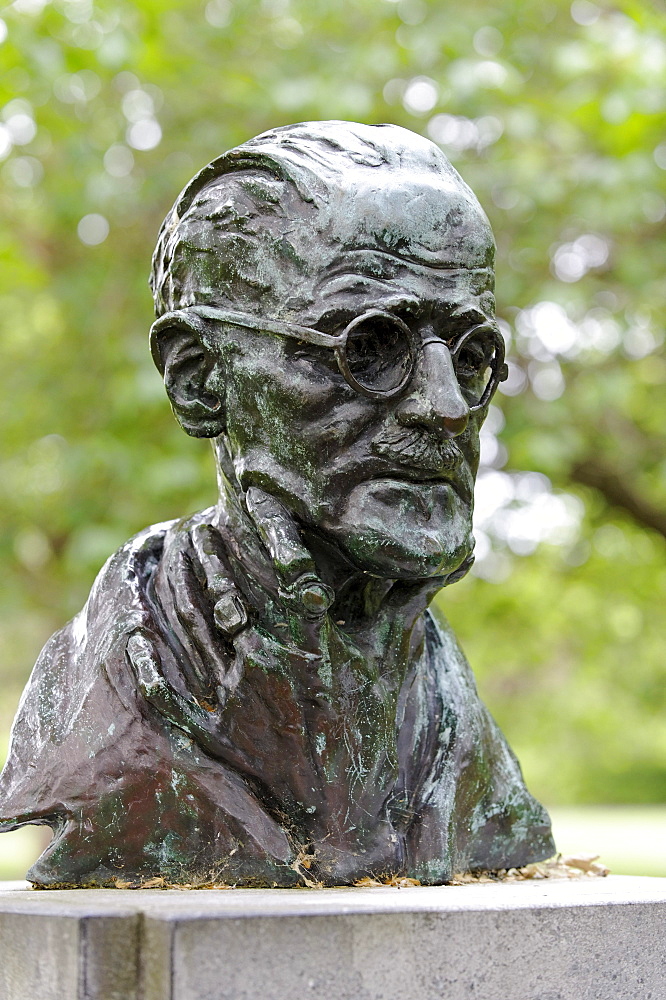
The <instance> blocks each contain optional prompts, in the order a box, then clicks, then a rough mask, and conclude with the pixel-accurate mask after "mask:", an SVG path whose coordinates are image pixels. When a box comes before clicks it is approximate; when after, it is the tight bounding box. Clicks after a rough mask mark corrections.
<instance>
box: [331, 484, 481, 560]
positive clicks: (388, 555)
mask: <svg viewBox="0 0 666 1000" xmlns="http://www.w3.org/2000/svg"><path fill="white" fill-rule="evenodd" d="M328 531H329V533H330V534H332V535H333V536H334V537H335V541H336V542H337V544H338V545H339V546H340V547H341V548H342V549H343V551H344V552H345V553H346V555H347V556H348V557H349V558H350V559H351V561H352V562H353V563H354V564H355V565H356V566H358V567H359V568H360V569H363V570H365V571H366V572H368V573H372V574H373V575H374V576H382V577H389V578H391V579H401V580H422V579H425V578H428V577H433V576H447V575H449V574H450V573H454V572H455V571H456V570H457V569H459V568H460V567H461V566H462V564H463V563H464V562H465V561H466V560H467V559H468V558H469V556H470V555H471V554H472V551H473V549H474V537H473V534H472V508H471V504H469V503H467V502H466V501H465V500H463V499H462V498H461V497H460V496H459V495H458V494H457V493H456V491H455V490H454V488H453V487H452V486H451V485H450V484H448V483H437V484H424V483H411V482H410V483H407V482H403V481H399V480H373V481H372V482H369V483H363V484H361V486H358V487H356V488H355V489H354V490H353V491H352V493H351V494H350V496H349V497H348V499H347V501H346V504H345V508H344V511H343V512H342V514H341V515H340V516H339V517H338V518H337V519H336V524H335V525H331V526H328Z"/></svg>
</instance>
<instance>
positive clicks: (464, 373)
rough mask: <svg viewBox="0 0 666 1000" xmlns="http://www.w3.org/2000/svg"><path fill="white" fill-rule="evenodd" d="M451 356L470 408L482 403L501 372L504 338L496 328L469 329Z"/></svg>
mask: <svg viewBox="0 0 666 1000" xmlns="http://www.w3.org/2000/svg"><path fill="white" fill-rule="evenodd" d="M451 359H452V361H453V367H454V370H455V373H456V377H457V379H458V383H459V385H460V388H461V390H462V394H463V396H464V397H465V399H466V400H467V402H468V403H469V405H470V407H479V406H485V404H486V403H487V402H488V401H489V399H490V397H491V396H492V394H493V393H494V391H495V389H496V388H497V384H498V382H499V381H500V379H501V378H502V374H503V372H502V369H503V366H504V341H503V340H502V336H501V334H500V333H499V331H498V330H496V329H493V327H488V326H479V327H475V328H474V329H473V330H469V331H468V332H467V333H465V334H463V336H462V337H461V338H460V340H458V342H457V343H456V344H455V346H454V348H453V350H452V351H451Z"/></svg>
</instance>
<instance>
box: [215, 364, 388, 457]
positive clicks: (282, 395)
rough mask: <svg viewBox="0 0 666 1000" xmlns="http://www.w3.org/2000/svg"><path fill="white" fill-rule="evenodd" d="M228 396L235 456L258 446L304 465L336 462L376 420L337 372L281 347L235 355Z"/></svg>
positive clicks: (367, 403) (229, 431)
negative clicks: (284, 350) (290, 353)
mask: <svg viewBox="0 0 666 1000" xmlns="http://www.w3.org/2000/svg"><path fill="white" fill-rule="evenodd" d="M225 396H226V401H227V434H228V437H229V441H230V445H231V447H232V451H233V452H234V453H235V454H236V455H244V454H247V453H248V452H252V451H253V450H256V449H260V450H262V451H263V452H266V451H268V452H270V453H271V454H272V455H273V456H274V457H275V459H276V460H278V461H280V462H283V463H286V464H288V465H290V466H293V467H296V468H301V469H305V468H311V469H314V468H321V467H322V465H325V464H326V463H327V462H332V461H333V460H334V459H335V458H337V456H338V455H340V454H341V453H344V452H345V451H347V450H350V449H351V448H352V447H353V443H354V441H355V440H356V439H357V438H358V437H359V435H361V434H362V433H363V431H364V430H365V428H366V427H367V426H369V425H370V424H371V423H372V421H373V420H374V419H376V416H375V413H374V410H375V407H374V405H373V403H372V401H369V400H365V399H363V397H360V396H358V395H357V394H356V393H354V392H353V390H351V389H349V387H348V386H347V385H346V383H344V381H343V380H342V378H341V376H339V375H338V373H337V372H330V373H329V372H328V371H326V370H323V371H322V370H321V368H317V367H315V365H313V364H311V363H310V362H307V361H304V360H302V359H294V358H290V357H287V356H285V354H284V353H283V352H282V351H280V350H275V351H274V352H271V353H268V352H266V351H265V350H264V351H261V352H255V353H252V352H250V351H246V352H243V354H242V355H239V356H237V357H236V358H235V359H234V362H233V365H231V366H230V367H229V369H228V376H227V380H226V392H225Z"/></svg>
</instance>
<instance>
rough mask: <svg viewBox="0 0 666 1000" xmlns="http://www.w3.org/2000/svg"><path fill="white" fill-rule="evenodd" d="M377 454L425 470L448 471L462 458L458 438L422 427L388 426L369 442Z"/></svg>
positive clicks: (396, 424)
mask: <svg viewBox="0 0 666 1000" xmlns="http://www.w3.org/2000/svg"><path fill="white" fill-rule="evenodd" d="M370 448H371V450H372V451H373V453H374V454H375V455H380V456H381V457H382V458H388V459H390V460H391V462H394V463H396V462H397V463H398V464H400V465H409V466H410V467H412V468H415V469H419V470H420V471H423V472H434V473H438V472H439V473H441V472H449V471H451V470H453V469H455V468H456V466H458V465H459V464H460V463H461V462H462V461H463V453H462V452H461V450H460V448H459V447H458V445H457V444H456V443H455V441H448V440H446V439H442V438H439V437H435V436H434V435H433V434H430V433H429V432H428V431H427V430H425V429H424V428H422V427H403V426H401V425H400V424H398V423H395V424H388V425H386V426H385V427H384V428H383V429H382V430H381V431H380V433H379V434H378V435H377V437H376V438H374V440H373V441H372V444H371V445H370Z"/></svg>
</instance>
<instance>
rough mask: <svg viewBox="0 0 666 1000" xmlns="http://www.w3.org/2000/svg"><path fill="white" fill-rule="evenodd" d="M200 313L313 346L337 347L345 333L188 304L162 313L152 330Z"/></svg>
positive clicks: (156, 331)
mask: <svg viewBox="0 0 666 1000" xmlns="http://www.w3.org/2000/svg"><path fill="white" fill-rule="evenodd" d="M193 313H194V315H195V316H199V317H200V318H201V319H214V320H218V321H220V322H222V323H231V324H232V325H234V326H242V327H244V328H246V329H248V330H257V331H258V332H259V333H277V334H279V335H280V336H282V337H291V339H292V340H301V341H304V342H305V343H307V344H314V345H315V346H316V347H328V348H336V347H340V346H341V344H342V343H343V341H344V339H345V338H344V336H337V337H336V336H334V335H333V334H330V333H322V332H321V331H320V330H313V329H311V327H309V326H299V325H298V324H297V323H284V322H281V321H280V320H275V319H263V318H262V317H259V316H251V315H250V314H249V313H243V312H235V311H234V310H232V309H216V308H215V307H214V306H190V307H189V308H186V309H176V310H174V311H173V312H168V313H165V314H164V315H163V316H160V318H159V319H158V320H156V321H155V323H153V326H152V332H153V333H158V332H159V331H160V330H162V329H164V327H167V326H169V323H173V322H174V321H178V320H181V321H185V323H187V324H188V325H191V316H192V314H193Z"/></svg>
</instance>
